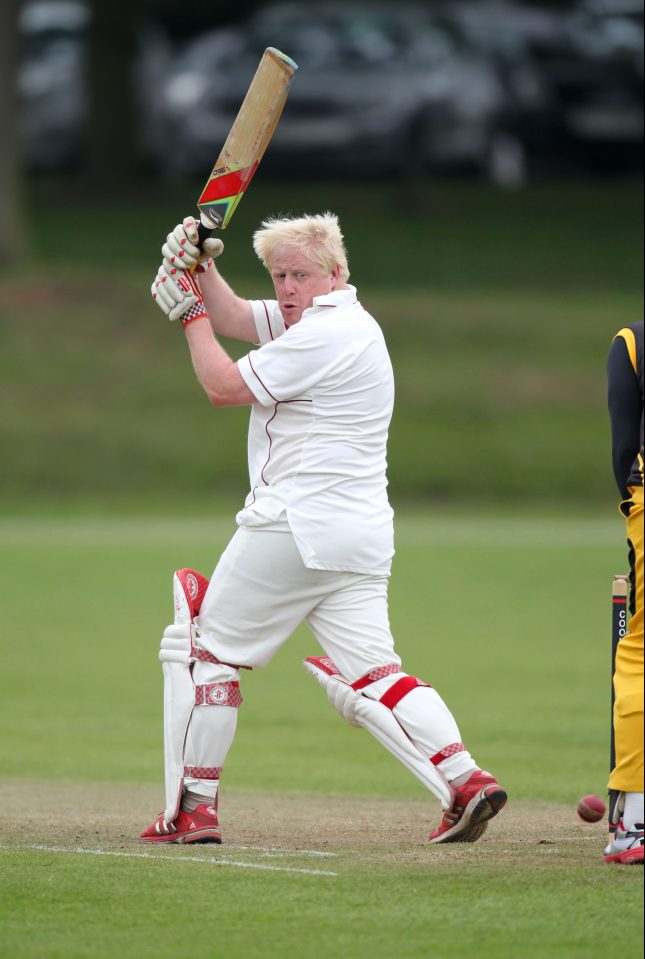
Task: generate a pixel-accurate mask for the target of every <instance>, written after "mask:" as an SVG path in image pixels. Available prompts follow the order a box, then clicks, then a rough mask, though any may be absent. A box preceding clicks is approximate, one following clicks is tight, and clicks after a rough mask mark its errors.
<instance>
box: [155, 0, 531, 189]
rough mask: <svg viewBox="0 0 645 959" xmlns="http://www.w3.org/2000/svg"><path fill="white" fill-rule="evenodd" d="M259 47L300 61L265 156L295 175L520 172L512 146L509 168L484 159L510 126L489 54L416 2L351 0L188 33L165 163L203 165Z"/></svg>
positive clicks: (182, 168) (172, 168)
mask: <svg viewBox="0 0 645 959" xmlns="http://www.w3.org/2000/svg"><path fill="white" fill-rule="evenodd" d="M266 46H279V47H280V49H283V50H284V52H285V53H287V54H288V55H289V56H291V57H292V58H293V59H295V60H296V62H297V63H298V64H299V67H300V69H299V71H298V73H297V74H296V78H295V80H294V82H293V87H292V90H291V93H290V96H289V100H288V102H287V106H286V109H285V111H284V113H283V116H282V119H281V121H280V124H279V126H278V129H277V132H276V134H275V136H274V139H273V141H272V144H271V147H270V149H269V151H268V153H267V156H266V158H265V160H264V161H263V163H264V164H265V165H266V166H271V167H273V168H274V169H282V170H288V171H289V173H290V174H293V175H296V174H298V173H299V172H307V173H310V172H312V171H315V172H316V173H324V174H326V173H334V174H338V173H342V172H345V171H357V172H360V173H361V174H362V175H370V174H383V173H389V172H395V173H398V174H401V173H405V174H408V173H413V172H421V171H424V170H426V169H428V168H432V169H439V168H449V169H458V168H478V169H482V170H486V172H488V173H489V174H490V175H491V176H493V178H497V179H502V180H503V179H504V178H506V180H508V179H509V178H510V179H514V178H515V177H516V175H517V163H516V160H515V157H513V164H514V166H513V169H510V166H512V165H513V164H509V162H508V158H507V162H506V169H502V168H501V167H500V164H499V163H497V164H496V165H495V164H493V165H491V162H490V160H491V144H493V143H495V142H496V141H497V142H498V143H500V144H502V143H503V142H504V141H503V138H504V137H506V138H507V142H508V141H509V140H510V136H511V133H512V131H511V129H510V127H509V126H508V124H509V117H508V114H507V98H506V96H505V95H504V91H503V88H502V84H501V81H500V78H499V76H498V74H497V71H496V70H495V69H494V68H493V67H492V66H491V64H490V63H489V62H488V61H487V59H486V57H484V56H483V55H480V54H479V53H477V52H473V51H468V50H464V49H462V48H460V47H459V45H458V44H457V43H456V42H455V40H454V38H453V37H451V35H450V33H449V31H447V30H446V29H444V28H442V27H441V26H440V25H438V24H437V23H435V22H434V21H433V19H432V17H431V16H430V15H429V13H428V10H427V9H426V8H425V7H424V6H422V5H418V4H414V3H407V2H397V3H396V4H377V3H361V2H350V0H348V2H334V0H332V2H329V3H325V4H316V5H314V4H307V5H303V4H299V3H282V4H277V5H275V6H272V7H268V8H264V9H263V10H261V11H260V12H258V13H257V14H256V15H255V16H254V17H253V18H252V19H251V20H250V21H249V22H247V23H246V24H244V26H243V27H241V28H239V29H227V30H224V31H214V32H212V33H209V34H206V35H202V36H200V37H199V38H197V39H196V40H194V41H193V42H191V43H189V44H188V45H187V46H186V47H185V49H184V51H183V53H182V54H181V56H180V57H179V58H178V60H177V61H176V63H175V65H174V69H173V71H172V75H171V76H170V77H169V78H168V81H167V84H166V86H165V92H164V101H165V104H166V115H165V121H164V122H165V126H166V129H167V132H168V138H169V140H171V142H172V143H173V144H176V145H177V146H176V147H175V146H173V150H172V151H168V153H167V157H166V161H167V164H168V169H169V172H173V173H177V172H179V173H188V174H197V175H199V174H203V173H204V171H205V170H208V169H209V166H210V165H212V163H213V160H214V158H215V157H216V155H217V150H218V148H219V147H220V146H221V145H222V143H223V142H224V139H225V137H226V135H227V133H228V130H229V128H230V126H231V123H232V121H233V119H234V117H235V115H236V112H237V109H238V108H239V105H240V103H241V102H242V98H243V96H244V93H245V91H246V88H247V86H248V83H249V81H250V79H251V77H252V76H253V72H254V70H255V68H256V66H257V63H258V61H259V58H260V56H261V53H262V51H263V50H264V48H265V47H266ZM513 136H514V135H513ZM511 146H513V144H511ZM519 174H520V176H521V175H523V171H522V169H520V170H519Z"/></svg>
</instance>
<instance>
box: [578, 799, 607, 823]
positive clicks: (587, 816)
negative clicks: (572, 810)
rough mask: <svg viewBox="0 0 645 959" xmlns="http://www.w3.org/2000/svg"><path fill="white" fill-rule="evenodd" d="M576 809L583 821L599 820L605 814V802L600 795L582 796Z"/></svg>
mask: <svg viewBox="0 0 645 959" xmlns="http://www.w3.org/2000/svg"><path fill="white" fill-rule="evenodd" d="M577 810H578V815H579V816H580V818H581V819H584V821H585V822H600V820H601V819H602V817H603V816H604V815H605V804H604V802H603V801H602V799H601V798H600V796H593V795H592V796H583V797H582V799H581V800H580V801H579V802H578V806H577Z"/></svg>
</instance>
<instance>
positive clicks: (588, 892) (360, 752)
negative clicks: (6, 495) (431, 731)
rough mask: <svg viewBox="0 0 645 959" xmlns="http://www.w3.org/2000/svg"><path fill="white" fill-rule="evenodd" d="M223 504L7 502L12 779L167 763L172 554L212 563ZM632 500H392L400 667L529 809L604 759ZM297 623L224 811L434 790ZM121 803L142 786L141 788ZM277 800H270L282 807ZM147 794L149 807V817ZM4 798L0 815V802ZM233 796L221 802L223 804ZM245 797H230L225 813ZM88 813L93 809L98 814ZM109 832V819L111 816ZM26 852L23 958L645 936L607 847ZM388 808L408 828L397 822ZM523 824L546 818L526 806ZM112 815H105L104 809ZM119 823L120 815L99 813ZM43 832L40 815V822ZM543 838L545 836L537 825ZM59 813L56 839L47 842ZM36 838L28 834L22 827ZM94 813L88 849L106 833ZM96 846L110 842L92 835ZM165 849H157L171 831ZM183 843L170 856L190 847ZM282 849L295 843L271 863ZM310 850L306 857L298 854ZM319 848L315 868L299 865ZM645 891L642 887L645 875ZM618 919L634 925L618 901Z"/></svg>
mask: <svg viewBox="0 0 645 959" xmlns="http://www.w3.org/2000/svg"><path fill="white" fill-rule="evenodd" d="M232 528H233V527H232V523H231V521H230V519H229V518H228V517H220V516H214V517H210V516H205V517H204V518H203V519H202V520H196V519H191V518H189V517H181V516H179V515H177V516H175V517H172V516H171V517H166V518H158V519H155V518H152V517H148V518H138V519H137V518H136V517H134V516H129V517H124V518H121V519H120V518H118V517H117V516H113V517H110V518H101V517H98V516H95V517H89V516H86V517H82V516H80V517H79V516H77V517H69V516H68V517H57V518H56V517H54V518H49V519H47V518H45V517H41V518H37V517H33V518H22V519H20V518H17V519H4V520H2V521H0V544H1V546H0V576H2V581H3V586H4V588H5V590H6V597H7V598H8V601H5V605H4V608H3V634H4V635H5V637H6V643H5V655H4V661H3V670H2V678H1V680H0V723H1V725H2V728H3V737H2V749H1V753H0V788H1V781H2V780H5V781H13V782H15V781H18V782H19V783H21V784H22V785H21V790H22V795H24V797H25V798H26V799H28V800H30V801H31V802H33V800H34V799H35V796H34V789H35V790H37V796H38V797H40V798H39V802H38V806H39V808H42V809H43V810H44V811H45V812H46V809H47V803H48V795H47V786H46V784H47V782H49V783H51V784H52V787H53V785H54V784H55V783H56V782H61V783H62V784H63V785H64V784H65V783H74V782H76V783H78V785H79V786H82V785H83V783H92V782H94V783H100V784H102V788H103V789H104V790H105V801H106V811H107V810H108V809H109V804H110V790H111V789H112V788H113V784H114V783H123V784H124V786H125V787H126V792H125V794H124V795H125V796H127V786H128V784H130V785H131V786H132V788H140V785H141V784H145V783H150V784H154V783H157V784H158V783H160V782H161V713H160V709H161V676H160V669H159V666H158V663H157V660H156V656H157V648H158V641H159V637H160V635H161V631H162V630H163V628H164V626H165V625H166V622H167V620H168V619H169V617H170V614H171V606H172V601H171V595H170V576H171V572H172V570H173V568H175V567H176V566H180V565H183V564H190V565H194V566H196V567H197V568H201V569H202V570H203V571H204V572H206V573H209V572H210V570H211V568H212V566H213V565H214V562H215V561H216V559H217V555H218V553H219V551H220V550H221V548H222V546H223V545H224V544H225V542H226V541H227V539H228V537H229V535H230V532H231V531H232ZM622 538H623V530H622V524H621V522H620V519H618V518H617V517H616V518H613V516H610V517H602V516H597V515H594V514H582V513H579V514H578V515H577V516H569V517H567V516H565V515H563V514H562V513H560V514H549V513H542V514H540V515H536V516H533V515H531V514H529V513H504V514H498V513H495V512H489V513H487V514H482V515H478V514H476V513H469V512H468V511H459V512H457V511H445V512H444V513H442V514H441V515H437V514H436V513H435V512H423V511H414V512H406V511H402V512H401V514H400V516H399V519H398V523H397V556H396V559H395V567H394V576H393V580H392V585H391V620H392V627H393V631H394V633H395V636H396V637H397V645H398V650H399V652H400V653H401V655H402V656H403V659H404V663H405V665H406V667H407V669H408V670H409V671H410V672H412V673H414V674H416V675H419V676H421V677H422V678H424V679H426V680H427V681H429V682H432V683H433V684H434V685H435V686H436V687H437V688H438V689H439V690H440V692H441V693H442V694H443V695H444V697H445V699H446V700H447V701H448V703H449V704H450V705H451V707H452V709H453V711H454V712H455V714H456V716H457V718H458V720H459V723H460V726H461V731H462V735H463V737H464V739H465V741H466V742H467V743H468V745H469V747H470V748H471V749H472V751H473V752H474V754H475V756H476V757H477V758H478V759H480V760H481V762H482V763H484V764H485V765H487V766H490V767H491V768H493V769H494V770H495V771H496V773H497V774H498V775H499V776H500V777H501V778H503V781H504V782H505V784H506V785H507V787H508V789H509V792H510V795H511V797H512V804H511V806H510V807H509V809H512V808H513V805H515V806H517V807H518V808H519V809H520V810H521V808H522V804H527V809H528V808H530V804H535V803H537V804H542V805H543V806H544V808H545V809H546V810H548V809H549V808H552V809H553V810H554V815H555V814H556V811H557V810H561V809H562V808H563V805H564V807H565V808H570V809H571V811H572V813H571V815H572V820H571V822H572V826H573V822H574V819H575V817H574V816H573V807H574V805H575V801H576V800H577V798H578V796H579V795H581V794H583V793H585V792H590V791H594V792H599V793H601V794H602V793H603V792H604V788H605V782H606V776H607V738H608V655H609V645H608V643H609V639H608V635H607V632H608V624H609V595H608V594H609V587H610V578H611V574H612V573H614V572H616V571H621V570H622V569H623V566H624V552H623V548H622ZM315 649H316V647H315V643H314V642H313V640H312V639H311V638H310V637H309V634H308V633H307V632H306V631H305V630H299V631H298V633H297V634H296V635H295V636H294V637H293V638H292V639H291V640H290V641H289V642H288V643H287V644H286V646H285V647H284V648H283V649H282V650H281V652H280V653H279V654H278V655H277V656H276V658H275V659H274V660H273V662H272V663H271V664H270V665H269V666H268V667H267V668H266V669H264V670H260V671H257V672H254V673H251V674H245V675H244V676H243V692H244V697H245V702H244V704H243V706H242V708H241V710H240V721H239V728H238V734H237V737H236V741H235V743H234V746H233V748H232V750H231V753H230V756H229V760H228V762H227V764H226V770H225V790H226V791H225V810H226V808H228V809H229V810H232V809H234V807H235V802H236V795H242V792H241V791H251V792H253V791H258V795H270V794H273V795H274V796H275V797H276V800H277V802H278V804H280V802H281V799H280V797H284V807H283V813H282V816H280V821H281V826H280V828H281V838H282V839H284V837H285V835H288V832H289V803H288V798H287V797H288V796H296V795H302V796H303V797H304V798H305V800H306V798H307V797H308V796H313V795H321V794H322V795H324V796H328V797H329V802H330V803H332V804H333V802H334V797H353V799H354V801H355V802H356V804H358V807H359V808H360V804H361V802H362V801H363V798H362V797H368V796H369V797H370V801H373V800H374V799H375V798H376V799H378V797H382V798H383V800H384V801H391V800H392V799H396V798H397V797H398V798H399V799H400V800H401V801H403V802H418V800H419V799H420V798H422V796H423V790H422V789H421V787H420V786H419V784H418V783H417V782H416V780H414V779H413V778H412V777H411V776H410V775H409V774H408V773H406V772H405V771H404V770H403V769H401V768H400V767H399V766H398V764H396V763H395V762H394V761H393V759H392V758H391V757H390V756H389V755H388V754H386V753H385V752H384V751H382V750H381V749H380V748H379V747H378V746H377V744H376V743H374V742H373V741H372V740H371V739H368V737H367V736H364V735H362V734H357V733H356V732H355V731H354V730H352V729H351V728H349V727H348V726H346V725H345V724H344V723H342V722H341V721H340V720H339V718H338V716H337V715H336V714H335V713H334V712H333V711H332V710H331V709H330V707H329V706H328V705H327V703H326V699H325V697H324V695H323V694H322V692H321V690H320V689H319V688H318V686H317V685H316V684H315V683H313V681H312V680H311V679H310V678H309V677H308V676H307V675H306V673H305V671H304V670H303V669H302V667H301V665H300V661H301V659H302V658H303V656H305V655H308V654H312V653H314V652H315ZM126 805H127V800H126ZM278 808H280V806H278ZM150 812H151V813H152V812H153V810H151V811H150ZM8 814H9V811H8V810H6V809H5V811H4V815H5V816H6V815H8ZM225 815H226V813H225ZM229 815H230V812H229ZM97 825H98V823H97ZM107 825H108V827H109V820H108V821H107ZM137 825H140V824H138V823H136V822H132V823H131V827H130V828H131V830H132V834H131V835H130V836H125V837H124V836H121V835H114V836H113V837H112V840H111V842H110V843H109V848H110V849H112V851H113V852H114V853H116V854H117V855H121V854H122V855H124V858H116V857H115V858H110V857H108V856H92V855H79V854H77V853H74V852H73V850H70V851H67V852H59V853H56V852H51V851H49V852H48V851H47V850H42V851H37V850H29V849H28V848H22V849H19V848H15V846H14V843H15V841H16V837H15V836H13V835H12V834H10V833H6V832H5V833H3V835H2V839H1V840H0V859H1V860H2V871H1V872H0V895H1V897H2V901H3V902H4V903H6V904H7V905H10V908H9V909H3V911H2V917H1V919H0V923H1V925H0V930H1V938H0V944H1V945H0V954H1V955H6V956H12V957H20V959H22V957H25V959H27V957H29V959H54V957H59V956H60V957H63V956H64V957H88V959H99V957H100V959H102V957H106V959H107V957H111V956H114V955H116V954H119V955H121V956H123V957H130V956H131V957H137V956H155V957H159V959H163V957H165V956H171V955H177V954H179V955H189V954H192V953H193V951H194V949H195V948H197V947H196V946H195V945H194V943H195V942H197V940H199V942H201V943H202V944H203V945H202V947H201V949H202V951H203V950H204V949H205V950H206V954H207V955H211V954H215V950H217V951H218V952H219V951H220V950H221V951H223V952H225V953H226V954H228V955H230V956H232V957H240V959H242V957H250V959H255V957H274V956H275V957H276V959H277V957H282V956H287V955H288V956H294V957H296V959H309V957H312V959H313V957H314V956H323V957H330V959H331V957H336V956H343V955H355V956H357V957H361V959H363V957H365V959H368V957H372V956H375V957H386V956H391V955H397V956H401V957H425V956H429V955H432V956H438V957H442V959H461V957H464V959H466V957H469V956H471V955H472V953H473V951H477V952H478V953H479V954H484V955H489V956H495V957H496V959H497V957H499V959H517V957H522V959H546V957H551V956H558V957H566V959H590V957H596V956H597V957H599V959H600V957H603V959H613V957H616V959H619V957H621V959H632V957H636V956H637V955H641V949H640V938H639V937H640V933H639V931H638V930H639V928H640V916H641V913H640V905H641V902H640V892H639V889H638V888H637V887H636V886H635V883H637V882H639V876H640V871H637V873H635V872H634V871H633V870H631V871H630V870H622V871H621V870H611V869H609V868H608V867H605V866H603V865H602V863H601V862H600V860H599V853H600V845H601V843H602V838H601V836H599V838H598V844H596V843H593V842H592V843H591V844H589V843H588V842H585V840H584V838H581V839H578V840H576V839H575V838H574V835H573V834H572V841H571V842H569V843H564V844H562V843H558V844H556V845H553V846H550V845H546V846H542V845H535V838H533V841H532V842H529V844H528V845H522V842H520V843H519V845H518V843H514V844H512V843H511V844H509V843H507V842H506V841H505V836H504V832H503V828H502V825H501V820H500V826H499V832H498V833H497V841H496V842H495V843H489V844H485V845H479V844H478V845H477V846H474V847H468V848H467V849H466V850H465V852H464V851H463V850H459V852H460V853H461V855H460V857H459V858H457V859H456V861H455V860H454V859H453V853H454V849H455V848H456V847H453V850H452V851H450V850H448V851H447V853H445V854H444V856H443V857H442V858H441V857H440V858H438V859H434V860H432V859H431V860H429V861H427V862H425V863H424V862H423V861H419V854H418V852H417V853H414V856H413V857H412V858H411V859H409V861H406V859H405V855H408V854H409V855H411V854H412V853H413V851H414V850H413V848H412V847H410V846H409V843H408V845H404V846H403V847H402V853H403V854H404V855H403V858H402V859H400V860H395V861H394V862H391V861H388V860H387V855H386V853H387V851H386V850H383V851H381V850H379V849H378V848H374V847H370V846H369V845H367V846H365V847H364V848H356V849H352V848H351V847H347V848H341V849H340V850H339V857H338V858H337V859H335V860H331V861H330V860H323V861H315V862H314V863H313V865H314V867H316V868H322V869H323V870H329V869H330V868H331V870H332V871H333V872H335V874H336V875H335V876H320V875H305V874H298V875H294V874H291V873H288V872H262V871H257V870H256V869H253V868H242V867H239V868H238V867H234V866H233V867H227V865H226V862H223V864H222V865H220V866H217V865H216V862H217V858H219V857H220V856H222V857H224V859H225V860H233V861H236V860H241V859H244V857H247V859H248V857H249V856H250V855H252V854H251V853H240V852H236V851H235V850H227V848H226V846H223V847H222V850H221V853H219V852H218V856H217V857H215V860H214V861H213V859H212V857H211V859H210V861H207V862H201V861H193V860H195V859H196V860H200V859H201V858H204V856H205V852H204V851H203V850H202V849H199V850H195V849H193V850H182V849H177V850H175V849H172V850H168V849H165V850H164V851H163V853H164V855H169V854H170V856H171V858H172V857H173V856H174V857H175V861H170V862H169V861H166V860H165V859H164V861H150V860H148V859H142V860H139V859H136V858H128V856H131V855H132V854H133V853H134V854H136V853H137V852H138V851H140V850H141V847H139V846H137V845H136V844H133V843H132V835H134V833H135V830H136V827H137ZM392 825H393V826H395V824H394V823H393V824H392ZM527 829H528V836H527V838H529V837H530V821H529V823H528V827H527ZM108 832H109V828H108ZM104 833H105V829H104ZM28 835H29V833H28ZM547 835H548V833H547ZM56 840H57V834H56V828H55V824H54V827H53V829H52V831H51V833H49V834H48V839H47V842H46V843H45V844H44V845H47V846H56V845H57V841H56ZM22 842H23V843H24V842H25V840H24V839H23V840H22ZM96 844H97V840H96V839H93V838H92V830H91V828H90V829H89V830H87V831H86V835H85V836H84V837H83V839H82V840H80V839H79V845H82V846H84V847H88V846H89V848H92V846H93V845H96ZM98 845H99V846H105V843H101V840H100V839H99V840H98ZM155 852H157V850H155ZM175 854H176V855H175ZM262 861H263V862H265V863H267V864H271V863H273V864H274V865H278V866H281V867H288V866H290V865H291V866H293V865H294V863H293V862H292V861H290V860H289V859H288V854H287V853H284V857H283V858H282V859H280V858H277V859H269V860H262ZM300 865H302V863H300ZM308 865H309V866H311V865H312V863H311V862H310V863H308ZM639 888H640V887H639ZM617 916H620V921H619V922H618V921H616V917H617Z"/></svg>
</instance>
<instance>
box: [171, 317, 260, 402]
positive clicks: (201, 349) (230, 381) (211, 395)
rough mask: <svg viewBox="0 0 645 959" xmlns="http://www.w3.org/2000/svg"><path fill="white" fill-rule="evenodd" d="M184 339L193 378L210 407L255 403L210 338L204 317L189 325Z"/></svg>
mask: <svg viewBox="0 0 645 959" xmlns="http://www.w3.org/2000/svg"><path fill="white" fill-rule="evenodd" d="M186 340H187V341H188V348H189V350H190V356H191V360H192V363H193V369H194V370H195V374H196V376H197V379H198V380H199V382H200V384H201V386H202V388H203V389H204V392H205V393H206V395H207V397H208V399H209V401H210V402H211V403H212V405H213V406H244V405H246V404H247V403H253V402H254V401H255V397H254V396H253V394H252V393H251V391H250V390H249V388H248V386H247V385H246V383H245V382H244V380H243V378H242V374H241V373H240V371H239V368H238V365H237V363H235V362H234V361H233V360H232V359H231V357H230V356H229V355H228V353H227V352H226V350H225V349H224V348H223V346H222V345H221V344H220V343H219V342H218V341H217V339H216V338H215V336H214V335H213V332H212V330H211V328H210V326H209V322H208V318H206V317H204V318H203V319H200V320H195V322H193V323H189V325H188V326H187V327H186Z"/></svg>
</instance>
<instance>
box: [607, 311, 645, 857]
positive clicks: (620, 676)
mask: <svg viewBox="0 0 645 959" xmlns="http://www.w3.org/2000/svg"><path fill="white" fill-rule="evenodd" d="M607 383H608V405H609V419H610V424H611V438H612V462H613V469H614V476H615V478H616V484H617V486H618V489H619V491H620V495H621V497H622V502H621V504H620V511H621V513H622V515H623V517H624V518H625V522H626V527H627V546H628V552H629V578H630V602H629V611H630V613H631V618H630V620H629V624H628V628H627V632H626V633H625V635H624V636H622V637H621V639H620V641H619V643H618V648H617V650H616V665H615V671H614V676H613V683H614V694H615V700H614V715H613V724H614V730H613V732H614V742H615V748H616V766H615V768H614V769H613V770H612V772H611V775H610V777H609V790H610V794H611V797H612V798H611V803H610V809H609V822H610V827H611V828H612V833H613V838H612V841H611V842H610V843H609V845H608V846H607V848H606V849H605V854H604V858H605V861H606V862H611V863H623V864H629V863H640V864H642V863H643V828H644V827H643V823H644V822H645V814H644V811H643V321H642V320H639V321H638V322H636V323H632V324H631V326H627V327H625V328H624V329H622V330H620V331H619V332H618V333H617V334H616V336H615V337H614V340H613V342H612V344H611V347H610V350H609V356H608V358H607Z"/></svg>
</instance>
